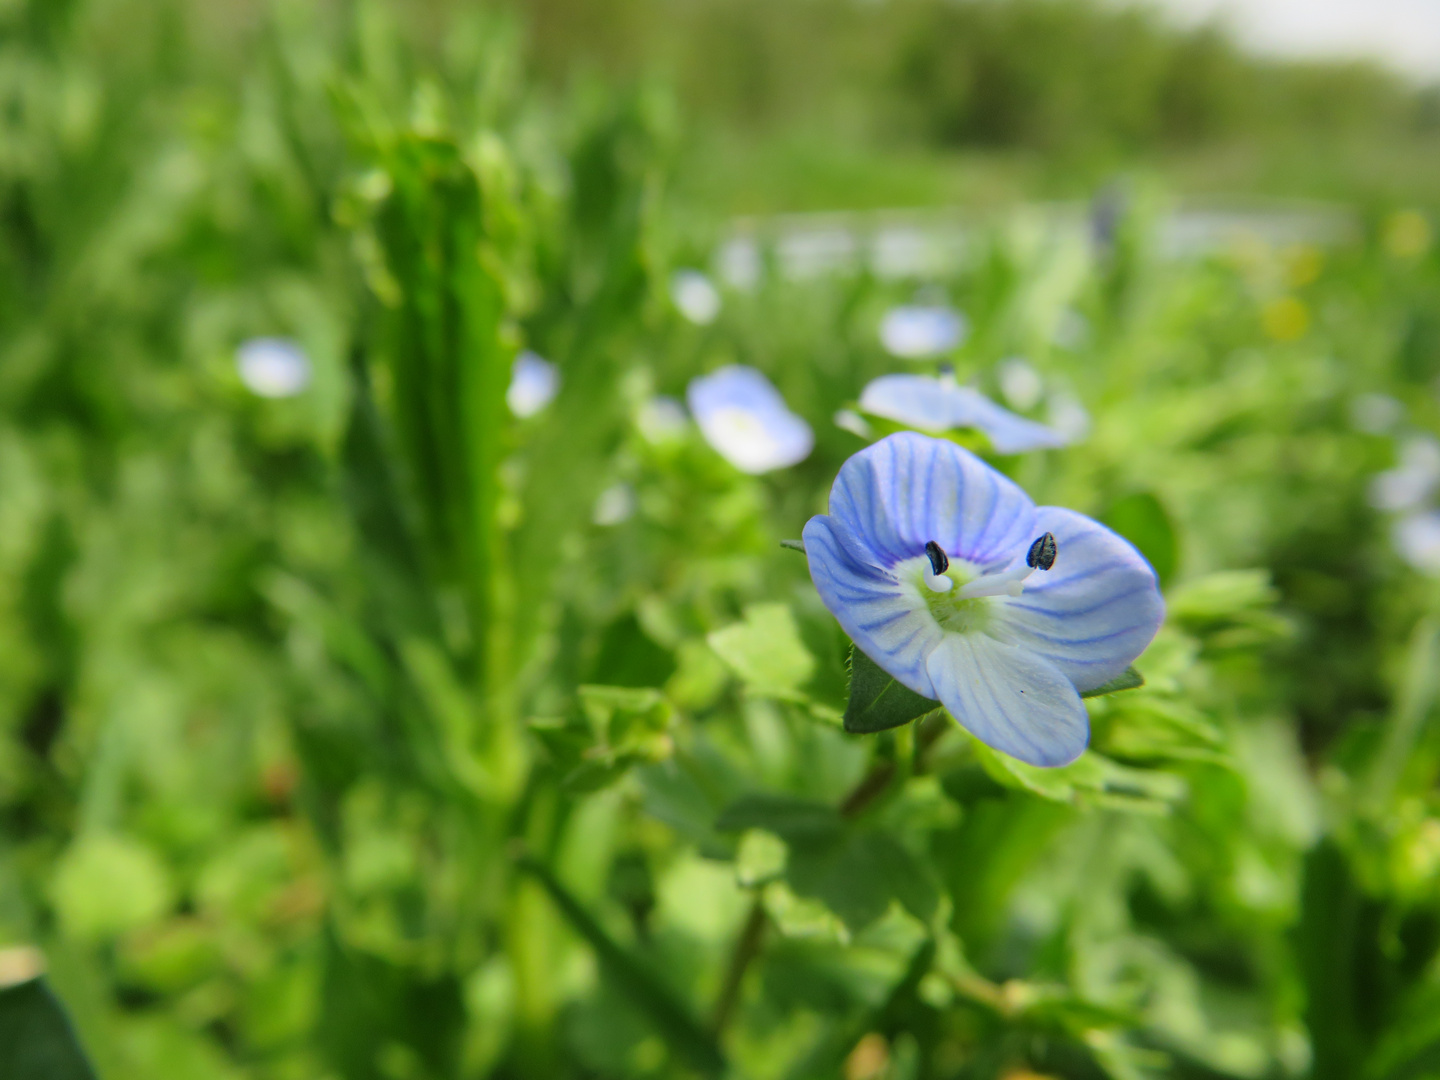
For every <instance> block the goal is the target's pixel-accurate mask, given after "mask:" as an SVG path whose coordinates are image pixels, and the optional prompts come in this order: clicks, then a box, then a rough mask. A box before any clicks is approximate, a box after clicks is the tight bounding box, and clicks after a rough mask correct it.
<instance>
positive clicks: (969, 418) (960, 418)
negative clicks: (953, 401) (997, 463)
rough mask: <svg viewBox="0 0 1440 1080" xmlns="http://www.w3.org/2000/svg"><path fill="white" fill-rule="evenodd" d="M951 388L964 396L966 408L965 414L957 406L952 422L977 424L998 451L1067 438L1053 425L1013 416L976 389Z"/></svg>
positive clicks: (1037, 446)
mask: <svg viewBox="0 0 1440 1080" xmlns="http://www.w3.org/2000/svg"><path fill="white" fill-rule="evenodd" d="M954 392H955V393H956V394H957V395H963V396H964V397H965V399H966V400H965V408H966V409H968V414H967V413H962V412H961V411H960V410H959V409H957V419H956V421H955V424H954V426H955V427H976V428H979V429H980V430H981V431H983V432H984V433H985V437H986V438H988V439H989V440H990V445H991V446H993V447H994V448H995V452H996V453H998V454H1023V453H1025V452H1026V451H1029V450H1049V449H1055V448H1057V447H1061V446H1064V445H1065V444H1066V443H1068V442H1069V441H1070V440H1069V439H1067V438H1066V437H1065V436H1064V435H1062V434H1061V433H1060V432H1058V431H1056V430H1055V429H1053V428H1048V427H1046V426H1045V425H1044V424H1037V423H1036V422H1035V421H1034V420H1026V419H1025V418H1024V417H1023V416H1016V415H1015V414H1014V413H1012V412H1011V411H1010V410H1009V409H1005V408H1002V407H1001V406H999V405H996V404H995V402H993V401H991V400H990V399H989V398H987V397H986V396H985V395H984V394H982V393H980V392H979V391H978V390H972V389H970V387H968V386H957V387H955V391H954Z"/></svg>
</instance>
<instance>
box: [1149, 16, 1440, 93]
mask: <svg viewBox="0 0 1440 1080" xmlns="http://www.w3.org/2000/svg"><path fill="white" fill-rule="evenodd" d="M1148 2H1149V3H1152V4H1155V5H1157V6H1159V7H1161V8H1163V9H1165V10H1166V11H1169V12H1171V13H1172V14H1174V15H1175V16H1176V17H1177V18H1179V19H1181V20H1183V21H1186V22H1191V21H1199V20H1203V19H1205V18H1207V17H1209V16H1212V15H1217V14H1218V15H1220V16H1221V17H1222V18H1223V20H1224V21H1225V22H1227V23H1228V24H1229V25H1230V26H1231V27H1232V28H1233V29H1234V30H1235V32H1236V35H1237V36H1238V37H1239V39H1240V40H1241V41H1242V42H1244V43H1245V44H1246V45H1249V46H1250V47H1251V48H1253V49H1255V50H1256V51H1258V52H1265V53H1274V54H1279V55H1285V56H1297V55H1299V56H1371V57H1375V58H1378V59H1380V60H1383V61H1385V62H1386V63H1388V64H1389V65H1391V66H1393V67H1396V68H1398V69H1400V70H1401V71H1404V72H1407V73H1409V74H1411V75H1414V76H1417V77H1419V78H1421V79H1425V80H1426V81H1434V80H1440V0H1148Z"/></svg>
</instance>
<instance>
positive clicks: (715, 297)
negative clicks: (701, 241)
mask: <svg viewBox="0 0 1440 1080" xmlns="http://www.w3.org/2000/svg"><path fill="white" fill-rule="evenodd" d="M670 299H671V300H672V301H674V303H675V307H676V308H678V309H679V311H680V314H681V315H684V316H685V318H687V319H689V320H690V321H691V322H692V323H694V324H695V325H696V326H709V325H710V324H711V323H712V322H714V321H715V317H716V316H717V315H719V314H720V290H718V289H717V288H715V285H714V283H713V282H711V280H710V279H709V278H708V277H706V276H705V275H704V274H702V273H701V272H700V271H699V270H677V271H675V273H674V274H672V275H671V276H670Z"/></svg>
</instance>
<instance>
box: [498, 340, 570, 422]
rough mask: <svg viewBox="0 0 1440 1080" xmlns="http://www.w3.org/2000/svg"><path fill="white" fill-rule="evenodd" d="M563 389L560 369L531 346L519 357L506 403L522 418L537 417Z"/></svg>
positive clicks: (507, 392)
mask: <svg viewBox="0 0 1440 1080" xmlns="http://www.w3.org/2000/svg"><path fill="white" fill-rule="evenodd" d="M559 392H560V369H559V368H557V367H556V366H555V365H554V364H552V363H550V361H549V360H546V359H544V358H543V357H541V356H540V355H539V354H538V353H533V352H531V351H530V350H529V349H526V350H525V351H524V352H522V353H521V354H520V355H519V356H517V357H516V358H515V363H514V365H513V366H512V367H511V368H510V387H509V389H507V390H506V391H505V404H507V405H509V406H510V411H511V412H512V413H514V414H515V415H516V416H518V417H520V418H522V419H524V418H525V417H527V416H534V415H535V414H536V413H538V412H539V411H540V410H541V409H543V408H545V406H546V405H549V404H550V402H551V401H552V400H553V399H554V397H555V395H556V394H557V393H559Z"/></svg>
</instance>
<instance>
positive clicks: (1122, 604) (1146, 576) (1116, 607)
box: [999, 506, 1165, 690]
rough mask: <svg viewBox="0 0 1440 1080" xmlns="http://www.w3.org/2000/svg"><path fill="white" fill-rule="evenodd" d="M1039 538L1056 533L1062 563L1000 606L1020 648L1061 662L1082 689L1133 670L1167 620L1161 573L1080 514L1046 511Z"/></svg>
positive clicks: (1038, 521) (1038, 528) (1035, 577)
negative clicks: (1157, 574) (1158, 577)
mask: <svg viewBox="0 0 1440 1080" xmlns="http://www.w3.org/2000/svg"><path fill="white" fill-rule="evenodd" d="M1035 531H1036V533H1037V534H1039V533H1044V532H1051V533H1054V534H1055V548H1056V553H1057V554H1056V558H1055V565H1054V566H1053V567H1051V568H1050V569H1049V570H1045V571H1040V570H1037V571H1036V572H1035V573H1033V574H1031V575H1030V577H1029V578H1028V579H1027V580H1026V582H1025V592H1024V593H1023V594H1021V595H1020V596H1019V597H1016V598H1014V599H1011V600H1008V601H1007V602H1006V603H1005V604H1004V605H1003V606H1001V607H1000V608H999V613H1000V617H1001V618H1002V619H1003V620H1004V623H1005V626H1006V628H1007V629H1008V630H1009V632H1010V634H1011V635H1012V636H1013V638H1014V640H1015V641H1016V643H1017V644H1019V645H1021V646H1022V647H1024V648H1027V649H1030V650H1032V651H1033V652H1035V653H1037V654H1039V655H1040V656H1043V657H1044V658H1045V659H1046V660H1048V661H1049V662H1051V663H1052V664H1054V665H1055V666H1056V667H1057V668H1058V669H1059V670H1060V671H1062V672H1064V673H1065V675H1066V677H1067V678H1069V680H1070V681H1071V682H1073V683H1074V684H1075V686H1076V687H1077V688H1078V689H1080V690H1091V689H1093V688H1095V687H1097V686H1100V685H1101V684H1102V683H1105V682H1108V681H1109V680H1111V679H1113V678H1114V677H1115V676H1117V675H1119V674H1120V673H1121V672H1122V671H1124V670H1125V667H1126V665H1128V664H1129V663H1130V662H1131V661H1132V660H1134V659H1135V658H1136V657H1137V656H1139V655H1140V654H1141V653H1142V652H1144V651H1145V647H1146V646H1147V645H1149V644H1150V641H1151V639H1153V638H1154V637H1155V632H1156V631H1157V630H1159V629H1160V624H1161V622H1163V621H1164V619H1165V602H1164V600H1162V599H1161V597H1160V587H1159V585H1158V584H1157V582H1156V580H1155V571H1153V570H1152V569H1150V564H1149V563H1147V562H1146V561H1145V559H1144V557H1143V556H1142V555H1141V554H1140V553H1139V552H1138V551H1136V550H1135V549H1134V548H1133V547H1131V546H1130V544H1129V543H1127V542H1126V541H1125V540H1124V539H1122V538H1121V537H1119V536H1117V535H1116V534H1115V533H1113V532H1111V531H1110V530H1109V529H1107V528H1105V527H1104V526H1103V525H1101V524H1099V523H1098V522H1095V521H1091V520H1090V519H1089V518H1087V517H1085V516H1084V515H1082V514H1077V513H1075V512H1074V511H1073V510H1063V509H1060V508H1059V507H1054V506H1042V507H1041V508H1040V509H1039V511H1038V512H1037V513H1036V516H1035Z"/></svg>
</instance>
